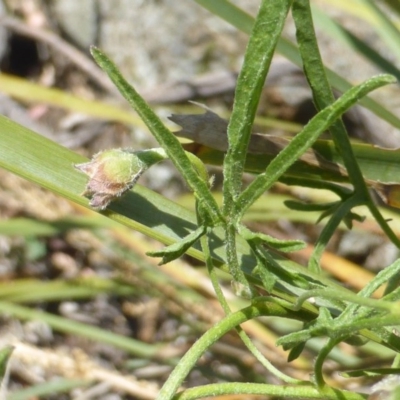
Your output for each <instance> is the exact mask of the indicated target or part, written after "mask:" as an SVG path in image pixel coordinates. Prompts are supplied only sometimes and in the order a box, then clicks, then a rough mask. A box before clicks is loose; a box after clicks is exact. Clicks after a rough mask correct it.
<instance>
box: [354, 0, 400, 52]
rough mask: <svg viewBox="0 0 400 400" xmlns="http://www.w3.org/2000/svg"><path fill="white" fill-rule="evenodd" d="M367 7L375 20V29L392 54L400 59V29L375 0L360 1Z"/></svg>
mask: <svg viewBox="0 0 400 400" xmlns="http://www.w3.org/2000/svg"><path fill="white" fill-rule="evenodd" d="M362 2H363V3H364V4H365V6H366V7H367V8H369V9H370V10H371V12H372V13H373V15H374V17H375V19H376V21H377V26H376V31H377V32H378V34H379V35H380V36H381V38H382V39H383V40H384V41H385V43H386V44H387V46H388V47H389V48H390V51H391V53H392V54H393V56H394V57H395V58H396V59H397V60H399V59H400V31H399V29H398V28H397V27H396V25H395V24H394V23H393V22H392V20H391V18H390V17H389V16H388V15H386V14H385V13H384V12H383V11H382V10H381V8H380V7H379V6H378V5H377V4H376V1H375V0H363V1H362Z"/></svg>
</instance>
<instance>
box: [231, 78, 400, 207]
mask: <svg viewBox="0 0 400 400" xmlns="http://www.w3.org/2000/svg"><path fill="white" fill-rule="evenodd" d="M394 82H395V78H394V77H392V76H391V75H379V76H376V77H374V78H371V79H369V80H367V81H366V82H364V83H362V84H361V85H358V86H355V87H353V88H352V89H350V90H349V91H347V92H346V93H345V94H344V95H343V96H341V97H340V98H339V99H338V100H336V101H335V103H333V104H332V105H331V106H329V107H327V108H325V109H324V110H322V111H321V112H320V113H318V114H317V115H316V116H315V117H314V118H313V119H312V120H311V121H310V122H309V123H308V124H307V125H306V126H305V127H304V129H303V130H302V131H301V132H300V133H299V134H298V135H296V136H295V137H294V138H293V140H292V141H291V142H290V144H289V145H288V146H287V147H286V148H285V149H283V150H282V151H281V152H280V153H279V154H278V155H277V156H276V157H275V158H274V159H273V160H272V162H271V163H270V164H269V166H268V167H267V169H266V170H265V172H264V173H262V174H260V175H259V176H257V178H256V179H255V180H254V181H253V182H252V183H251V184H250V185H249V186H248V187H247V189H246V190H245V191H243V193H242V194H241V195H240V197H239V199H238V201H237V204H238V207H240V212H241V213H244V212H245V210H246V209H247V208H248V207H249V206H251V204H253V203H254V201H255V200H257V199H258V198H259V197H260V196H261V195H262V193H263V192H265V191H266V190H267V189H268V188H269V187H270V186H271V185H272V184H273V183H274V182H276V181H277V180H278V179H279V178H280V177H281V176H282V175H283V173H284V172H285V171H286V170H287V169H288V168H289V166H290V165H291V164H293V163H294V162H295V160H297V159H298V158H299V157H300V156H301V155H302V154H303V153H304V152H305V151H306V150H307V149H308V148H309V147H311V146H312V144H313V143H314V141H315V140H316V139H317V137H318V136H319V135H320V134H321V133H322V132H324V131H326V130H327V129H328V128H329V127H330V126H331V125H332V123H333V122H335V121H336V120H337V119H338V118H339V117H340V116H341V115H342V114H343V113H344V112H345V111H347V110H348V109H349V108H350V107H351V106H352V105H354V104H355V103H356V102H357V101H358V100H359V99H360V98H362V97H364V96H365V95H366V94H367V93H369V92H371V91H372V90H375V89H377V88H379V87H381V86H383V85H387V84H389V83H394Z"/></svg>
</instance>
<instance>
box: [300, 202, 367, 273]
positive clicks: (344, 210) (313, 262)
mask: <svg viewBox="0 0 400 400" xmlns="http://www.w3.org/2000/svg"><path fill="white" fill-rule="evenodd" d="M359 204H360V199H359V198H358V196H356V195H353V196H351V197H350V198H348V199H347V200H346V201H344V202H343V203H340V204H339V207H338V208H337V209H336V210H335V212H334V213H333V215H332V216H331V217H330V218H329V221H328V223H327V224H326V225H325V226H324V228H323V229H322V232H321V234H320V235H319V237H318V241H317V243H316V245H315V247H314V250H313V252H312V254H311V257H310V261H309V263H308V268H309V269H310V270H311V271H313V272H314V273H320V272H321V267H320V260H321V257H322V253H323V252H324V251H325V248H326V246H327V244H328V242H329V240H330V239H331V237H332V236H333V234H334V233H335V231H336V229H337V228H338V226H339V224H340V223H341V222H342V220H343V219H344V218H345V217H346V216H347V215H348V213H349V212H350V211H351V209H352V208H353V207H356V206H357V205H359Z"/></svg>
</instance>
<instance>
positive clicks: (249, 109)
mask: <svg viewBox="0 0 400 400" xmlns="http://www.w3.org/2000/svg"><path fill="white" fill-rule="evenodd" d="M291 2H292V1H291V0H270V1H266V0H263V1H262V2H261V6H260V9H259V12H258V15H257V18H256V21H255V24H254V26H253V31H252V34H251V36H250V40H249V43H248V46H247V49H246V54H245V58H244V62H243V66H242V69H241V71H240V74H239V77H238V81H237V87H236V91H235V100H234V104H233V110H232V115H231V118H230V121H229V125H228V141H229V149H228V152H227V154H226V158H225V162H224V177H225V179H224V209H225V210H224V212H225V214H226V215H227V214H230V210H233V209H234V207H233V204H234V200H235V199H236V198H237V196H238V194H239V192H240V190H241V185H242V174H243V169H244V164H245V160H246V153H247V147H248V144H249V140H250V135H251V129H252V126H253V122H254V117H255V114H256V111H257V105H258V102H259V98H260V95H261V91H262V89H263V87H264V83H265V77H266V76H267V72H268V70H269V66H270V64H271V60H272V56H273V54H274V51H275V47H276V45H277V42H278V39H279V37H280V35H281V32H282V29H283V26H284V22H285V20H286V16H287V13H288V11H289V8H290V5H291Z"/></svg>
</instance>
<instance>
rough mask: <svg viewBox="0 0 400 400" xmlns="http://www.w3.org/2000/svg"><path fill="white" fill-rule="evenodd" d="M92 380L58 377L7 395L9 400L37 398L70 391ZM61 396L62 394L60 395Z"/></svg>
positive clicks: (86, 384)
mask: <svg viewBox="0 0 400 400" xmlns="http://www.w3.org/2000/svg"><path fill="white" fill-rule="evenodd" d="M89 384H90V382H88V381H85V380H79V379H62V378H57V379H54V380H51V381H49V382H45V383H39V384H36V385H33V386H31V387H28V388H27V389H22V390H17V391H16V392H14V393H9V394H8V395H7V400H28V399H37V398H39V396H41V397H43V396H46V395H47V396H55V395H56V394H58V393H60V394H61V393H64V392H70V391H71V390H73V389H76V388H82V387H85V386H88V385H89ZM60 397H61V396H60Z"/></svg>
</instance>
